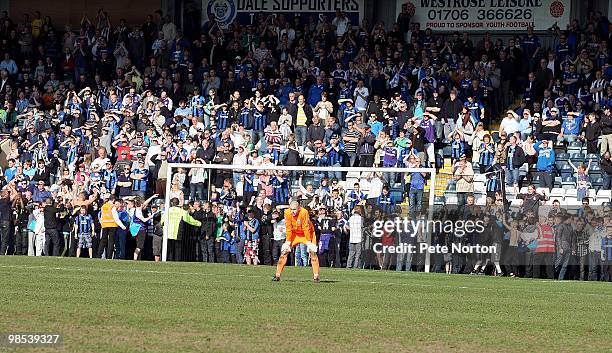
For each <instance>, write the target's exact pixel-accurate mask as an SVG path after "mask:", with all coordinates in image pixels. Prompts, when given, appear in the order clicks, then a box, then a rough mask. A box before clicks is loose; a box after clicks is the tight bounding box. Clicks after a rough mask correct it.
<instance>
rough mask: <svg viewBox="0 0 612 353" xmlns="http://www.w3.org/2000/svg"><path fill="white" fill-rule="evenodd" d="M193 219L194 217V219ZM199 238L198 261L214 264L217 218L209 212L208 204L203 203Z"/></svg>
mask: <svg viewBox="0 0 612 353" xmlns="http://www.w3.org/2000/svg"><path fill="white" fill-rule="evenodd" d="M194 218H195V217H194ZM198 220H199V221H201V222H202V225H201V226H200V236H199V237H198V249H199V250H198V251H199V255H200V256H199V258H198V261H204V262H215V226H216V224H217V217H215V215H214V213H213V212H212V210H211V207H210V202H208V201H206V202H204V208H203V209H202V215H201V219H198Z"/></svg>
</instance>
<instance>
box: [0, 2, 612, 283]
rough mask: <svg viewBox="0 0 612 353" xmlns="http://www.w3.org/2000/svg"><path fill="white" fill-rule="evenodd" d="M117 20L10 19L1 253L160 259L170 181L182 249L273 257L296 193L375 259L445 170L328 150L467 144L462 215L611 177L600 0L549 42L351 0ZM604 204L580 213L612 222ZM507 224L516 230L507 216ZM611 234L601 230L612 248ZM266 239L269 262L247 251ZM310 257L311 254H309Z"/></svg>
mask: <svg viewBox="0 0 612 353" xmlns="http://www.w3.org/2000/svg"><path fill="white" fill-rule="evenodd" d="M111 16H112V14H108V13H106V12H105V11H103V10H100V11H99V12H98V13H97V15H96V17H95V18H87V17H85V16H84V17H83V18H82V20H81V22H80V23H79V24H78V25H77V26H73V27H71V26H70V25H67V26H65V27H64V28H58V27H57V26H55V25H54V23H53V19H52V18H50V17H49V16H43V14H41V13H39V12H35V13H33V14H24V15H23V16H22V17H21V18H20V19H19V18H17V17H16V16H12V17H9V16H8V14H7V13H6V12H4V13H3V14H2V16H1V18H0V55H2V61H1V62H0V102H1V103H2V107H0V132H1V133H2V141H3V143H4V144H5V145H4V146H5V147H4V152H3V157H4V158H5V159H6V161H7V162H6V165H3V166H2V167H3V168H2V171H3V173H2V177H1V178H0V187H2V188H3V191H2V197H1V198H0V242H1V245H2V246H1V249H0V253H1V254H5V253H7V254H13V253H14V254H28V255H34V254H35V255H41V254H45V255H53V256H55V255H59V254H67V255H73V256H76V255H77V254H78V255H79V256H80V255H81V251H80V249H88V253H89V255H90V256H92V257H93V256H98V257H104V258H117V259H125V258H128V257H130V258H131V257H132V256H131V255H132V253H133V258H134V259H139V258H143V257H145V258H148V257H155V258H156V259H157V258H158V257H159V256H160V251H161V250H160V239H161V238H160V232H161V225H160V223H161V222H162V219H165V218H164V217H161V215H162V213H163V212H164V211H165V210H160V201H161V200H163V199H164V198H166V197H167V198H169V199H170V200H171V208H170V210H168V212H170V215H171V217H170V218H169V219H170V224H169V225H168V227H169V228H170V232H169V233H170V236H169V239H170V244H169V245H170V246H169V256H170V258H171V259H175V260H181V259H187V260H194V259H196V258H197V259H199V260H201V261H224V262H238V263H243V261H248V262H250V263H257V262H261V263H264V264H272V263H273V262H274V260H275V258H276V256H277V255H275V254H278V247H279V246H280V245H278V244H282V242H281V239H282V236H283V232H282V217H281V215H282V212H281V210H282V209H283V207H285V205H287V204H288V202H289V200H290V199H292V198H298V199H299V200H300V202H302V204H303V205H304V206H307V207H309V208H310V210H311V212H312V213H313V218H314V219H316V220H317V222H315V223H316V224H317V227H319V229H318V230H317V232H318V234H319V235H320V239H319V241H320V244H319V245H321V244H324V246H323V247H321V249H324V250H320V251H329V256H328V257H324V259H323V264H327V265H334V266H348V267H359V266H360V258H361V250H362V248H361V245H362V242H363V240H364V238H365V232H362V226H360V224H361V225H363V224H364V223H363V222H365V221H366V220H376V219H388V218H391V217H393V216H394V215H396V214H402V213H407V214H409V216H410V217H412V218H415V217H418V215H420V214H422V212H423V207H422V198H423V193H424V189H425V185H426V183H427V178H428V175H427V174H426V173H409V174H407V175H403V174H399V173H361V174H359V173H358V176H357V177H356V178H355V177H353V179H356V182H355V183H352V182H351V183H347V182H346V180H347V173H343V172H337V171H331V172H327V171H322V170H321V169H320V167H328V166H330V167H339V166H348V167H356V166H359V167H373V166H377V167H419V166H421V167H434V168H437V169H439V170H446V169H444V168H445V158H446V159H450V160H451V167H450V171H449V172H448V173H449V179H452V180H451V181H450V182H449V185H452V190H451V191H453V192H454V194H455V195H456V198H455V199H453V201H452V202H451V200H450V199H449V200H446V199H443V200H442V202H447V201H448V203H456V204H458V205H459V206H460V207H463V208H462V209H464V210H465V209H471V208H469V207H468V208H465V207H466V206H471V204H472V203H474V202H475V195H478V194H480V195H483V196H484V195H486V196H489V198H488V199H486V198H485V199H483V202H482V204H485V203H487V204H498V203H500V204H502V205H506V204H508V203H509V200H507V195H506V193H507V192H510V194H511V195H512V196H513V197H514V198H516V199H517V200H522V201H518V202H519V203H520V204H522V205H524V204H526V203H527V204H528V203H529V202H528V200H529V198H530V197H533V195H532V194H531V192H519V191H520V188H521V187H527V185H528V184H531V183H533V182H539V183H540V186H541V187H542V188H544V189H545V190H548V193H549V195H540V194H537V193H536V195H539V196H538V197H540V198H541V200H540V199H538V200H537V201H536V202H537V203H540V202H541V203H546V202H551V203H552V202H553V200H551V199H550V197H549V196H550V191H551V190H555V187H556V186H560V183H561V182H565V181H567V180H569V182H570V183H575V184H574V185H575V187H576V189H577V193H576V195H575V199H576V200H578V202H587V203H588V202H589V199H590V198H591V197H592V196H591V194H592V193H593V192H595V191H596V192H599V191H601V190H603V191H606V190H610V188H611V185H612V161H611V159H610V152H612V115H611V113H610V107H611V106H612V85H611V84H610V79H611V78H612V66H611V65H610V47H611V46H610V45H611V43H610V40H611V38H612V37H611V32H612V31H611V27H610V23H609V21H608V19H607V18H605V17H604V16H603V15H602V14H601V13H590V14H589V16H588V18H585V19H584V20H583V21H577V20H576V21H572V22H571V24H570V25H568V26H567V28H557V27H553V28H551V29H550V30H549V32H548V33H547V34H546V35H547V37H549V39H550V38H552V39H551V40H549V41H548V42H550V44H549V45H548V46H547V47H545V46H544V45H543V44H542V41H541V40H540V39H539V37H538V34H536V33H534V31H533V29H532V28H529V29H527V31H526V32H525V33H522V32H520V33H519V32H517V33H516V34H515V35H514V36H512V37H505V39H502V38H493V37H492V35H491V34H489V33H485V34H483V35H482V36H481V37H478V40H477V41H475V40H474V37H473V35H470V34H468V33H452V34H438V33H434V32H433V31H432V30H431V29H429V28H426V29H422V28H421V27H420V25H419V24H418V23H412V22H411V21H410V16H409V14H408V13H407V12H405V11H404V12H402V13H401V14H400V15H399V17H398V21H397V23H394V24H393V25H391V26H388V28H385V26H384V24H382V23H376V24H371V23H369V21H368V20H367V19H364V20H363V21H362V23H359V24H357V23H350V21H349V20H348V18H347V17H346V15H345V14H344V13H342V12H341V11H338V12H337V13H336V14H335V16H328V17H326V16H322V17H315V16H310V17H308V18H306V17H304V19H302V18H300V17H296V18H295V19H294V20H291V21H287V20H286V19H285V18H284V16H283V15H282V14H280V15H278V16H276V17H272V16H268V15H267V14H261V13H260V14H257V15H256V16H255V17H254V24H252V25H246V26H242V25H240V24H237V23H236V24H232V25H230V27H229V28H227V29H222V28H220V27H219V25H218V24H217V23H216V22H215V21H214V20H211V21H209V22H207V23H206V24H204V26H203V27H202V30H201V33H199V34H195V33H193V34H192V33H189V34H187V33H183V32H182V30H181V29H180V28H178V27H177V26H176V25H175V24H174V23H173V22H172V20H171V19H170V18H169V17H168V16H163V14H162V13H161V12H160V11H156V12H155V13H153V14H151V15H147V16H146V18H145V21H144V23H142V24H138V25H136V24H128V23H127V22H126V21H125V20H121V19H120V20H118V21H117V20H116V19H112V20H111ZM209 18H214V16H213V15H210V16H209ZM500 115H501V116H503V118H501V119H500ZM498 122H499V123H500V125H499V129H497V126H498V125H497V123H498ZM572 148H574V149H578V151H579V152H582V151H583V150H584V152H586V153H585V154H582V153H578V154H577V156H578V157H577V158H578V159H576V158H574V162H575V163H576V164H568V165H570V166H571V168H573V169H568V168H569V167H568V166H565V165H560V164H559V162H560V161H559V159H558V158H557V156H562V155H563V154H564V153H567V152H570V151H571V149H572ZM572 157H574V156H572ZM568 159H570V158H569V156H568ZM173 162H177V163H193V164H198V163H201V164H210V163H214V164H224V165H235V166H236V169H237V170H240V168H239V167H240V166H244V165H248V164H251V165H262V166H265V167H266V168H265V169H262V170H261V171H256V172H253V173H246V172H239V171H235V172H232V171H228V170H212V169H208V170H207V169H204V168H190V169H179V170H178V172H177V173H176V174H174V175H173V176H172V177H171V180H167V177H166V175H167V170H168V164H169V163H173ZM447 163H448V162H447ZM568 163H571V160H570V161H568ZM274 165H287V166H313V172H308V173H287V172H279V171H273V169H270V167H272V166H274ZM566 167H567V168H566ZM594 169H596V170H597V171H598V172H599V173H598V175H600V176H601V178H602V180H601V182H599V183H594V180H591V177H590V174H589V173H590V172H593V171H594ZM568 170H569V171H568ZM556 173H566V174H568V175H560V176H564V177H568V178H569V179H567V180H566V179H565V178H562V180H559V181H558V180H557V179H556V178H555V174H556ZM480 176H482V177H483V178H484V180H485V182H484V183H477V182H476V180H478V178H479V177H480ZM504 177H505V183H506V186H507V187H505V188H504V187H503V184H504V180H503V179H502V178H504ZM353 179H351V180H353ZM167 183H170V184H171V186H170V194H169V195H166V185H167ZM364 184H367V187H363V185H364ZM360 188H363V189H364V191H365V192H364V191H361V190H360ZM532 188H533V189H534V190H535V187H531V186H530V190H531V189H532ZM449 189H450V187H449ZM595 189H598V190H595ZM546 199H548V201H546ZM608 201H610V200H608ZM512 202H513V203H514V201H512ZM406 203H407V204H408V205H409V206H405V207H404V205H405V204H406ZM476 203H479V204H480V201H477V202H476ZM404 208H405V209H404ZM491 209H493V208H491ZM185 210H188V211H185ZM470 212H471V211H470ZM491 212H492V211H491ZM602 212H603V211H602ZM595 213H597V212H595ZM489 216H490V217H491V219H497V220H498V222H497V224H503V223H504V222H505V223H507V224H512V222H520V221H519V219H523V218H521V217H523V216H525V215H522V214H521V215H517V216H516V217H517V218H511V217H509V216H508V215H504V213H502V214H501V216H499V215H498V214H495V213H489ZM591 216H592V217H591V219H587V218H584V217H583V215H580V217H581V219H584V220H587V221H588V222H597V221H598V220H599V219H602V220H604V219H605V220H609V218H606V217H608V216H607V215H604V214H603V213H602V214H600V215H597V214H596V215H595V216H593V215H591ZM596 216H597V217H596ZM525 217H526V216H525ZM600 217H601V218H600ZM596 226H598V225H597V224H593V226H592V229H595V228H593V227H596ZM589 229H590V228H589ZM597 229H599V228H597ZM502 233H505V234H506V235H507V236H506V237H502V240H501V241H500V244H501V243H504V244H505V243H507V242H509V241H510V240H509V239H511V237H510V234H511V233H512V231H511V230H510V229H507V230H506V231H503V232H502ZM130 235H131V236H130ZM323 235H325V236H323ZM187 239H193V241H192V242H191V241H190V242H187V241H186V240H187ZM390 239H391V240H390ZM600 239H605V237H600ZM183 240H185V241H183ZM321 240H323V242H321ZM397 240H398V239H394V238H393V235H388V236H386V240H385V239H383V241H386V242H390V241H397ZM510 242H511V241H510ZM521 244H523V242H521ZM526 244H527V243H526V242H525V245H524V246H527V245H526ZM277 245H278V246H277ZM506 245H507V244H506ZM603 245H604V244H591V245H589V246H593V248H594V249H597V250H596V251H598V254H599V255H601V256H603V254H604V253H605V254H608V252H607V250H605V249H607V248H604V247H602V246H603ZM259 248H261V252H260V253H261V255H258V256H257V260H261V261H254V259H253V258H252V256H251V259H250V260H249V259H247V260H245V259H244V256H243V255H244V252H245V250H247V251H248V252H249V253H251V254H252V252H253V250H254V251H255V252H256V253H259ZM77 249H78V250H77ZM560 249H561V248H559V249H557V250H555V251H558V250H560ZM364 250H365V249H364ZM141 251H144V252H141ZM347 253H348V254H347ZM345 255H346V256H345ZM295 260H296V263H297V264H301V265H306V264H307V263H308V259H307V254H306V251H303V252H300V249H298V251H297V254H296V259H295ZM377 260H378V262H377V266H378V267H380V268H388V267H389V266H390V264H391V262H390V260H389V259H386V258H384V257H383V256H379V257H377ZM610 260H612V258H611V259H606V260H605V261H610ZM493 262H495V261H493ZM411 264H412V265H414V266H417V268H421V266H420V264H421V263H420V262H418V261H417V260H415V261H414V263H410V262H409V263H408V264H407V265H406V268H407V269H410V268H411ZM479 266H480V265H479ZM598 266H599V264H598ZM606 266H607V265H606ZM397 267H398V268H399V269H403V268H404V266H397ZM452 267H453V268H455V266H454V264H453V266H452ZM459 267H460V268H459ZM459 267H457V268H455V272H461V271H465V269H466V268H469V267H471V264H461V265H460V266H459ZM479 268H480V267H479ZM504 268H505V271H504V272H506V273H508V274H510V273H513V274H515V273H519V271H512V270H511V269H508V268H506V266H505V265H504ZM597 268H598V269H599V271H600V273H602V274H603V273H604V272H605V271H604V268H606V267H605V266H604V265H602V266H601V268H600V267H597ZM439 269H440V270H441V267H440V268H439ZM468 272H469V271H468ZM495 272H497V273H498V274H500V273H501V272H502V270H501V268H500V267H499V266H496V268H495Z"/></svg>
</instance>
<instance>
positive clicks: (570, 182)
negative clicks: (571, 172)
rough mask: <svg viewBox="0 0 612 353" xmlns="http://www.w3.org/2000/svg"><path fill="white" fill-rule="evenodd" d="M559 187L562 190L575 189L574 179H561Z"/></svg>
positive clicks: (569, 177)
mask: <svg viewBox="0 0 612 353" xmlns="http://www.w3.org/2000/svg"><path fill="white" fill-rule="evenodd" d="M561 185H562V187H563V188H564V189H571V188H576V178H574V177H573V176H568V177H563V179H562V181H561Z"/></svg>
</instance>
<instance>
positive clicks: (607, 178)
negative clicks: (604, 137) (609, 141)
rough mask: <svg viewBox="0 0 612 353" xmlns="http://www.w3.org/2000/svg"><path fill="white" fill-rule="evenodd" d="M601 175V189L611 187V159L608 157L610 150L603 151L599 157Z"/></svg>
mask: <svg viewBox="0 0 612 353" xmlns="http://www.w3.org/2000/svg"><path fill="white" fill-rule="evenodd" d="M600 164H601V169H602V173H601V176H602V177H603V189H604V190H610V189H612V159H611V158H610V152H606V153H604V155H603V157H602V159H601V162H600Z"/></svg>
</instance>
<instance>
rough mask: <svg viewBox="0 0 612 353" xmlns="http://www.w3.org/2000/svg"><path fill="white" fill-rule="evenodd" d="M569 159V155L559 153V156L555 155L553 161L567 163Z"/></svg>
mask: <svg viewBox="0 0 612 353" xmlns="http://www.w3.org/2000/svg"><path fill="white" fill-rule="evenodd" d="M569 157H570V155H569V153H565V152H564V153H559V154H557V155H556V157H555V160H557V161H565V162H567V160H568V159H569Z"/></svg>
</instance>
